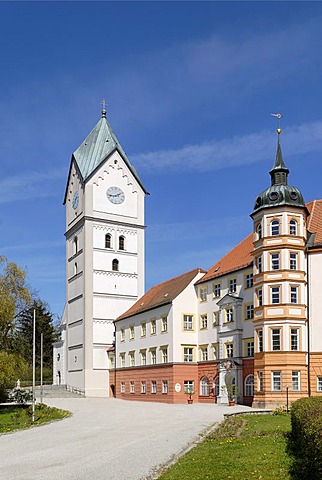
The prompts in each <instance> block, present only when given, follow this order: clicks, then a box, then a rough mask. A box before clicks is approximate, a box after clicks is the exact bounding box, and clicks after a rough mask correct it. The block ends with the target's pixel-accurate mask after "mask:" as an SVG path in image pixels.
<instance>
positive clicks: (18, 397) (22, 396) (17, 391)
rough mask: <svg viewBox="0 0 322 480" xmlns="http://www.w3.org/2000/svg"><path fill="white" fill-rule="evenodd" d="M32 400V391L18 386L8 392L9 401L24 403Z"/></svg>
mask: <svg viewBox="0 0 322 480" xmlns="http://www.w3.org/2000/svg"><path fill="white" fill-rule="evenodd" d="M31 400H32V393H31V392H30V391H29V390H24V389H23V388H20V387H15V388H13V389H12V390H11V391H10V392H9V401H10V402H16V403H26V402H29V401H31Z"/></svg>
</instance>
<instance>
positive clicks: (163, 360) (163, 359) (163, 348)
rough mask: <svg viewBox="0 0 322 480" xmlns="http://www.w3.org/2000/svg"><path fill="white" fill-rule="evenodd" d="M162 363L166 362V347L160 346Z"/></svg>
mask: <svg viewBox="0 0 322 480" xmlns="http://www.w3.org/2000/svg"><path fill="white" fill-rule="evenodd" d="M161 359H162V363H168V347H162V348H161Z"/></svg>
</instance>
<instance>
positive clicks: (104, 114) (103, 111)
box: [102, 98, 106, 117]
mask: <svg viewBox="0 0 322 480" xmlns="http://www.w3.org/2000/svg"><path fill="white" fill-rule="evenodd" d="M102 106H103V109H102V117H106V100H105V98H103V100H102Z"/></svg>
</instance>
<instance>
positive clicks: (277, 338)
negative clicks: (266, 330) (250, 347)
mask: <svg viewBox="0 0 322 480" xmlns="http://www.w3.org/2000/svg"><path fill="white" fill-rule="evenodd" d="M280 349H281V330H280V329H279V328H273V329H272V350H280Z"/></svg>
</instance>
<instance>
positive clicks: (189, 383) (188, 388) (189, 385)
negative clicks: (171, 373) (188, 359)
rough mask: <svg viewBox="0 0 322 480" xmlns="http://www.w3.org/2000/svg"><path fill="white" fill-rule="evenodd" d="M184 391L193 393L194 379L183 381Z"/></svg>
mask: <svg viewBox="0 0 322 480" xmlns="http://www.w3.org/2000/svg"><path fill="white" fill-rule="evenodd" d="M183 391H184V393H193V392H194V391H195V386H194V381H193V380H185V381H184V382H183Z"/></svg>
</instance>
